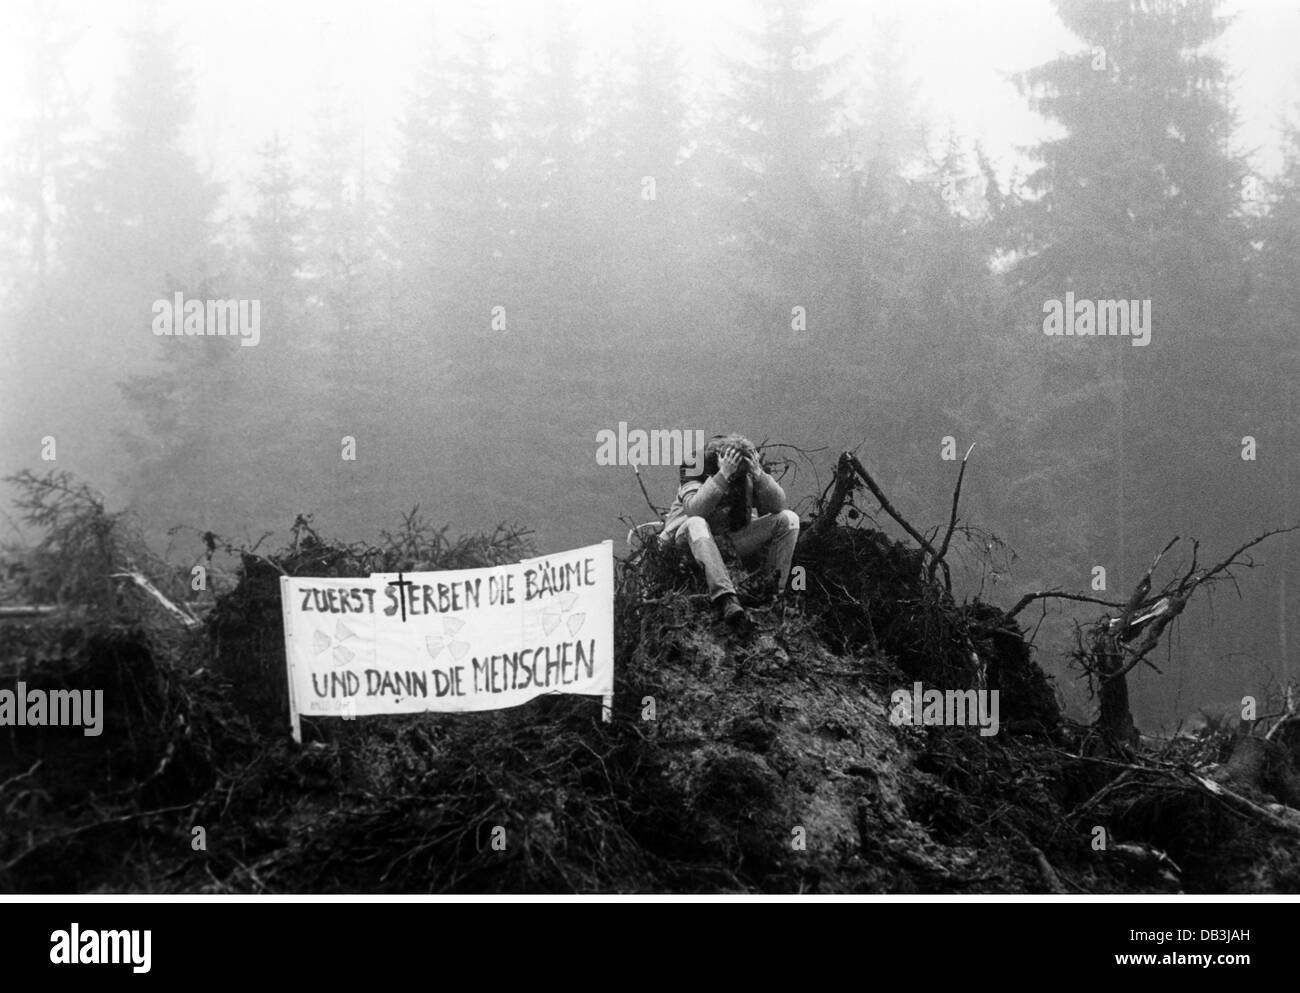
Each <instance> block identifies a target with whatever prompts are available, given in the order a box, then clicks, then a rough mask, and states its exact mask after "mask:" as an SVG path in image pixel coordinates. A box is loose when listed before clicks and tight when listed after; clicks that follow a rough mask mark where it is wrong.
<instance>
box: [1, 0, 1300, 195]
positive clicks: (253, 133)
mask: <svg viewBox="0 0 1300 993" xmlns="http://www.w3.org/2000/svg"><path fill="white" fill-rule="evenodd" d="M159 6H160V8H161V9H162V11H163V12H164V20H165V21H169V22H171V23H172V24H173V25H174V27H175V29H176V31H177V35H178V38H179V39H180V42H181V48H182V52H183V53H184V56H185V58H186V59H187V60H188V63H189V65H190V66H191V68H192V71H193V77H194V82H195V94H196V97H197V114H196V125H195V127H194V129H193V132H192V134H191V142H192V149H193V151H194V152H195V154H196V155H197V156H198V158H199V161H200V163H202V164H203V166H204V167H205V168H209V169H211V170H212V172H213V174H214V175H215V177H216V178H218V179H221V180H225V181H228V182H232V181H233V182H236V183H237V182H238V180H240V179H241V178H242V177H243V176H245V175H246V174H247V171H248V169H249V167H250V163H251V162H252V161H253V159H252V152H253V150H254V149H255V148H256V147H257V146H258V145H259V144H261V143H262V142H263V141H264V140H265V139H266V138H267V137H268V136H269V135H270V134H271V133H272V132H273V131H275V130H277V129H278V130H280V131H281V132H282V133H283V134H284V135H285V136H286V137H288V138H290V140H298V139H300V138H301V137H302V136H303V135H304V134H306V133H308V132H309V131H310V126H311V122H312V119H313V116H312V112H313V110H314V109H315V108H316V107H317V106H318V105H319V104H320V103H321V101H322V94H323V93H324V92H327V91H328V90H330V89H337V92H338V93H339V94H340V95H341V97H342V98H343V104H344V105H345V106H350V108H351V111H352V113H353V114H355V117H356V119H357V120H358V122H361V123H363V124H364V126H365V129H366V139H367V146H368V150H369V149H373V153H374V155H375V157H376V159H375V160H376V162H377V163H380V164H381V168H382V165H383V164H386V163H387V161H389V160H390V157H391V154H392V149H393V143H394V140H395V130H394V122H395V120H396V118H397V115H398V114H399V113H400V109H401V106H402V100H403V96H404V94H405V91H406V88H407V87H408V86H409V81H410V80H411V79H412V78H413V74H412V69H413V66H414V65H415V64H416V62H417V60H418V56H419V52H420V50H421V48H422V47H423V46H426V45H427V44H428V41H427V39H428V37H429V35H428V32H429V28H428V27H426V26H424V25H427V24H428V23H429V22H430V16H429V15H430V14H431V13H432V14H433V15H435V16H436V17H438V18H440V19H441V20H442V21H443V23H445V24H446V26H447V32H448V33H450V34H455V33H456V32H458V31H459V29H460V28H461V27H462V26H464V25H465V24H466V23H467V22H468V21H469V20H471V19H472V18H474V17H475V16H476V15H477V14H478V13H479V12H484V11H485V12H486V13H487V16H488V17H489V19H490V20H491V22H492V23H493V24H494V25H496V30H497V37H498V41H499V44H500V52H499V57H500V59H501V61H502V71H503V74H507V73H508V72H509V67H510V65H511V64H517V63H518V61H519V60H525V59H528V58H530V49H529V41H530V39H536V38H537V37H539V30H540V28H541V26H542V20H543V18H544V17H545V7H544V6H543V5H542V4H538V3H535V2H529V0H482V2H477V3H468V2H463V0H456V2H435V3H428V2H423V3H422V2H415V0H401V2H399V0H311V2H300V0H170V2H162V3H160V4H159ZM135 7H136V3H135V2H134V0H95V2H85V0H83V2H71V3H68V4H66V9H67V10H68V11H69V12H70V14H71V16H72V17H73V18H75V20H76V21H77V22H78V23H79V24H80V25H82V26H83V27H84V37H83V40H82V44H81V49H80V52H79V58H78V60H77V64H76V66H75V67H74V70H73V72H74V80H73V82H74V85H76V86H78V87H79V88H82V89H83V90H84V91H85V92H86V93H88V94H89V95H90V103H91V106H92V107H93V108H94V114H95V117H96V121H97V123H98V124H100V125H102V126H105V127H107V126H108V125H110V124H111V117H110V116H109V115H110V113H111V110H110V101H111V96H112V91H113V84H114V83H115V82H116V79H117V77H118V75H119V73H120V71H121V67H122V49H121V36H122V30H121V29H122V27H123V26H124V25H127V24H129V23H131V20H132V18H133V16H134V15H133V11H134V9H135ZM23 8H24V5H23V4H20V3H13V2H6V3H5V4H3V5H2V6H0V128H3V130H0V137H4V136H7V135H8V134H9V133H10V128H11V126H12V123H13V121H14V120H15V118H16V117H18V116H19V115H22V114H23V113H25V112H26V109H27V108H26V107H25V106H24V104H23V102H22V100H21V98H20V97H19V95H18V94H19V92H20V88H19V82H20V80H19V77H18V74H19V73H20V72H21V67H22V59H21V58H19V51H17V50H16V47H17V46H21V45H22V31H21V30H20V29H19V27H20V24H21V21H22V19H23ZM572 9H573V11H574V15H575V18H576V20H577V21H578V24H579V29H580V31H581V32H582V33H583V35H584V36H585V37H586V38H587V39H588V40H589V47H590V49H591V52H590V53H589V56H588V65H587V66H584V69H588V70H591V71H593V72H595V73H596V74H598V75H604V74H606V73H609V72H617V71H618V66H619V64H620V52H621V51H622V50H624V48H625V47H626V46H627V44H628V43H629V41H630V40H631V39H634V38H635V37H636V36H637V35H638V33H639V32H641V31H643V30H645V28H646V25H647V20H650V21H653V22H654V23H655V24H656V25H657V26H662V27H663V29H664V30H666V31H667V32H669V33H670V34H671V35H673V36H675V37H677V38H678V39H679V41H680V43H681V45H682V48H683V52H684V55H685V57H686V59H687V64H688V65H689V66H690V67H691V70H692V79H693V81H694V86H695V88H696V90H697V91H698V92H700V93H704V92H707V91H708V90H709V89H711V88H712V87H713V86H714V85H715V84H716V81H717V78H718V77H717V60H716V56H717V54H718V46H719V45H720V44H723V43H724V42H725V39H727V38H729V37H731V36H732V31H731V28H732V26H734V25H736V24H737V23H743V19H744V12H745V4H744V2H743V0H709V2H707V3H701V2H698V0H658V2H648V3H647V2H643V0H586V2H576V3H573V4H572ZM822 9H823V10H824V15H825V17H826V18H827V19H834V20H838V21H839V22H840V23H841V24H842V25H843V29H842V31H841V32H840V35H839V37H838V38H837V39H836V41H835V42H834V43H832V44H830V45H829V46H828V49H829V50H830V51H831V52H837V51H838V52H839V53H844V54H847V55H849V56H850V57H851V56H852V55H853V53H855V52H860V51H863V50H864V49H865V47H866V39H867V38H868V37H869V35H870V31H871V28H872V26H873V22H875V21H876V20H878V19H879V18H880V17H881V16H898V17H900V18H901V23H900V31H901V35H902V39H903V45H904V48H905V50H906V51H907V53H908V55H909V58H910V61H911V72H912V75H913V76H914V78H915V80H916V82H917V92H918V94H919V96H920V101H921V105H922V106H923V107H924V108H925V110H926V115H927V119H928V122H929V123H930V125H931V127H932V132H933V138H932V140H935V141H938V140H941V138H942V135H943V133H944V132H946V130H947V129H948V127H949V126H951V127H954V128H955V129H956V131H957V132H958V133H959V134H962V135H964V136H967V137H969V138H973V139H978V140H980V141H982V142H983V143H984V145H985V147H986V148H987V149H988V151H989V152H990V153H991V154H992V155H993V157H994V159H995V161H997V163H998V165H999V169H1000V171H1001V174H1002V177H1003V179H1004V181H1006V180H1007V179H1008V178H1010V176H1011V175H1013V174H1014V173H1015V171H1016V169H1017V167H1018V166H1019V165H1020V164H1021V163H1020V161H1019V159H1018V157H1017V154H1016V151H1015V150H1016V148H1017V146H1022V145H1026V144H1030V143H1032V142H1033V141H1034V140H1035V139H1036V138H1038V137H1041V136H1042V134H1043V129H1044V128H1045V125H1044V124H1043V123H1042V121H1041V120H1040V119H1039V118H1037V117H1036V116H1035V115H1033V114H1032V113H1030V111H1029V110H1028V109H1027V108H1026V107H1025V105H1024V101H1023V100H1022V99H1021V98H1020V97H1019V95H1018V94H1017V93H1016V92H1015V89H1014V88H1013V86H1012V85H1011V84H1010V83H1009V82H1008V80H1007V78H1006V77H1007V75H1008V74H1009V73H1013V72H1016V71H1019V70H1022V69H1024V68H1027V67H1029V66H1032V65H1036V64H1038V63H1041V62H1044V61H1046V60H1048V59H1050V58H1052V57H1054V56H1055V55H1056V54H1057V53H1058V52H1060V51H1063V50H1072V49H1077V48H1078V41H1077V40H1076V39H1074V38H1073V36H1071V35H1070V34H1069V33H1068V32H1067V31H1066V30H1065V29H1064V28H1063V27H1062V26H1061V24H1060V22H1059V20H1058V19H1057V17H1056V15H1055V12H1054V10H1053V8H1052V6H1051V4H1050V2H1049V0H980V2H978V3H976V2H972V0H907V2H905V3H904V2H887V0H874V2H873V0H831V2H827V3H825V4H824V5H823V8H822ZM1230 9H1233V10H1235V11H1236V20H1235V22H1234V24H1233V25H1232V26H1231V27H1230V28H1229V30H1228V32H1227V33H1226V34H1225V36H1224V38H1223V39H1222V45H1221V49H1220V51H1221V54H1222V55H1223V56H1224V57H1225V59H1226V61H1227V64H1228V66H1229V68H1230V71H1231V72H1232V73H1233V75H1234V77H1235V78H1236V81H1237V89H1236V92H1237V100H1238V111H1239V115H1240V122H1241V130H1240V138H1239V143H1240V146H1241V147H1242V148H1243V149H1245V150H1252V149H1255V150H1257V152H1256V156H1255V159H1254V164H1255V167H1256V169H1257V170H1259V171H1260V172H1262V173H1265V174H1268V173H1271V172H1272V171H1273V170H1274V169H1275V168H1276V166H1277V164H1278V157H1277V154H1276V150H1277V134H1278V131H1279V128H1280V126H1281V124H1282V121H1283V118H1284V115H1289V116H1290V117H1291V118H1292V119H1293V120H1294V119H1295V117H1296V115H1295V113H1294V110H1295V108H1296V107H1297V105H1300V58H1298V57H1297V55H1296V52H1295V47H1294V41H1295V39H1296V38H1300V3H1297V2H1294V0H1290V2H1287V0H1238V2H1237V3H1236V4H1234V5H1232V7H1231V8H1230Z"/></svg>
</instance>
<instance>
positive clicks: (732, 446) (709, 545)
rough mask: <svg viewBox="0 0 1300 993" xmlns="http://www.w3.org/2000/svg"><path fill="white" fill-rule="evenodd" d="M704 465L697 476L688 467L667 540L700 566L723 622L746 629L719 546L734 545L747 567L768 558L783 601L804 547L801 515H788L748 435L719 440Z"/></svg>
mask: <svg viewBox="0 0 1300 993" xmlns="http://www.w3.org/2000/svg"><path fill="white" fill-rule="evenodd" d="M698 465H699V468H698V469H697V470H695V471H692V469H688V468H687V467H686V466H683V467H682V470H681V477H682V480H681V486H680V487H679V488H678V490H677V499H676V500H675V501H674V502H673V505H672V508H671V509H670V510H669V511H668V516H667V517H666V518H665V521H664V529H663V532H662V534H661V535H660V540H661V541H664V542H669V541H673V542H676V543H677V545H678V547H681V546H683V545H686V544H689V545H690V549H691V554H692V555H694V556H695V561H696V562H698V563H700V565H702V566H703V567H704V577H705V579H706V580H707V582H708V586H709V598H710V599H711V600H712V601H713V602H714V603H716V604H717V605H718V607H719V609H720V610H721V613H722V616H723V619H724V620H726V622H727V623H728V624H731V625H739V624H743V623H744V622H745V621H746V620H747V615H746V613H745V609H744V608H743V607H742V606H741V605H740V602H739V600H737V598H736V587H735V585H734V584H733V583H732V581H731V576H730V574H729V573H728V572H727V567H726V565H725V564H723V561H722V555H721V554H720V553H719V551H718V544H717V542H718V540H719V539H725V540H728V541H730V542H731V545H732V547H733V548H734V549H735V551H736V554H737V555H739V556H740V559H741V561H742V562H744V563H745V565H746V566H747V567H752V566H751V563H753V562H755V561H756V560H757V558H758V556H759V554H760V553H761V552H763V551H766V553H767V554H766V567H765V574H764V577H763V578H764V580H765V581H766V582H767V583H769V584H771V586H770V590H771V592H772V593H773V594H774V595H776V596H779V595H780V594H781V592H782V591H783V590H784V589H785V584H786V581H787V579H788V577H789V574H790V560H791V559H792V558H793V557H794V546H795V543H796V542H797V541H798V540H799V515H798V514H796V513H795V512H794V511H792V510H786V509H785V491H784V490H782V489H781V486H780V484H779V483H777V481H776V480H775V479H773V478H772V477H771V476H770V475H768V474H767V473H766V472H765V471H764V470H763V467H762V465H760V464H759V460H758V452H757V450H756V449H755V448H754V446H753V444H751V443H750V442H749V440H748V439H746V438H744V437H742V436H741V435H738V434H729V435H719V436H717V437H714V438H712V439H711V440H710V441H709V443H708V444H707V445H706V446H705V447H704V458H703V460H702V464H698Z"/></svg>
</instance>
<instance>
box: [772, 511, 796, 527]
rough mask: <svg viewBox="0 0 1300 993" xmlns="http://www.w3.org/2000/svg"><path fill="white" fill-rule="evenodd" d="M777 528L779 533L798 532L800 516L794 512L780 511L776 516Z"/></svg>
mask: <svg viewBox="0 0 1300 993" xmlns="http://www.w3.org/2000/svg"><path fill="white" fill-rule="evenodd" d="M776 526H777V530H778V531H798V530H799V515H798V514H796V513H795V512H794V511H793V510H782V511H778V512H777V515H776Z"/></svg>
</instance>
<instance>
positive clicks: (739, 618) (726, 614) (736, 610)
mask: <svg viewBox="0 0 1300 993" xmlns="http://www.w3.org/2000/svg"><path fill="white" fill-rule="evenodd" d="M718 606H719V608H720V609H721V610H722V619H723V620H724V621H726V622H727V625H728V626H729V627H733V628H737V627H740V626H742V625H743V624H744V623H745V622H746V621H748V620H749V615H748V614H746V613H745V608H744V607H742V606H741V605H740V601H739V600H737V599H736V594H734V593H727V594H724V595H723V596H721V597H719V598H718Z"/></svg>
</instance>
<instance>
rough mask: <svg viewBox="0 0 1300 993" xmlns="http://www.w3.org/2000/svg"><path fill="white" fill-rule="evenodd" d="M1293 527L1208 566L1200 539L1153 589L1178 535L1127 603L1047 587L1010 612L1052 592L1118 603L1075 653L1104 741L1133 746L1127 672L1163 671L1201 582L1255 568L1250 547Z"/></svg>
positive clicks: (1081, 640) (1124, 747)
mask: <svg viewBox="0 0 1300 993" xmlns="http://www.w3.org/2000/svg"><path fill="white" fill-rule="evenodd" d="M1294 530H1296V528H1294V527H1291V528H1277V529H1275V530H1272V531H1267V532H1265V533H1264V534H1261V535H1259V536H1258V537H1255V538H1252V539H1251V540H1250V541H1248V542H1246V543H1245V544H1243V545H1241V546H1240V547H1238V548H1237V549H1236V550H1235V551H1233V552H1232V554H1231V555H1229V556H1228V557H1227V558H1225V559H1223V561H1221V562H1219V563H1217V564H1216V565H1214V566H1212V567H1210V568H1208V569H1203V568H1200V567H1199V563H1198V553H1199V551H1200V543H1199V542H1196V541H1193V542H1192V557H1191V563H1190V564H1189V565H1188V567H1187V569H1186V571H1184V572H1183V573H1182V574H1181V575H1176V576H1174V577H1173V578H1171V579H1170V580H1169V581H1168V582H1166V583H1165V585H1164V586H1163V587H1162V588H1161V589H1160V590H1159V592H1156V593H1153V592H1152V576H1153V574H1154V573H1155V571H1156V567H1157V566H1158V565H1159V564H1160V560H1161V559H1162V558H1163V557H1164V555H1165V553H1166V552H1168V551H1169V550H1170V549H1171V548H1173V547H1174V545H1176V544H1177V543H1178V541H1179V539H1178V538H1174V539H1173V540H1172V541H1170V542H1169V544H1167V545H1166V546H1165V547H1164V548H1163V549H1162V550H1161V552H1160V554H1159V555H1157V556H1156V557H1155V559H1153V560H1152V562H1151V566H1150V568H1148V569H1147V571H1146V572H1145V573H1144V574H1143V576H1142V578H1141V579H1140V580H1139V581H1138V584H1137V586H1136V587H1134V589H1133V593H1132V595H1131V596H1129V598H1128V599H1127V600H1126V601H1124V602H1123V603H1122V604H1119V603H1116V602H1114V601H1107V600H1099V599H1096V598H1093V597H1087V596H1082V595H1078V594H1068V593H1058V592H1054V591H1045V592H1042V593H1030V594H1026V595H1025V596H1023V597H1021V599H1020V602H1019V603H1017V604H1016V606H1015V608H1014V609H1013V610H1012V611H1011V612H1010V614H1009V615H1008V616H1012V617H1014V616H1015V615H1016V614H1017V613H1019V611H1020V610H1021V609H1023V608H1024V607H1025V606H1026V605H1027V604H1028V603H1030V602H1032V601H1033V600H1037V599H1047V598H1049V597H1059V598H1061V599H1069V600H1081V601H1084V602H1090V603H1100V604H1105V605H1106V606H1109V607H1111V608H1112V609H1116V608H1118V615H1117V616H1113V615H1110V614H1107V615H1104V616H1103V617H1102V618H1101V619H1100V620H1098V621H1097V622H1096V623H1095V624H1093V625H1092V627H1091V628H1090V629H1089V630H1088V632H1087V634H1086V635H1084V634H1083V633H1081V634H1080V637H1079V646H1078V648H1077V649H1076V650H1075V656H1074V657H1075V660H1076V661H1077V662H1078V663H1079V665H1080V666H1081V667H1082V669H1083V671H1084V672H1085V674H1086V675H1087V676H1088V679H1089V681H1090V683H1091V684H1092V687H1093V689H1094V691H1095V693H1096V695H1097V699H1098V710H1097V720H1096V723H1095V725H1094V726H1095V728H1096V729H1097V731H1098V732H1100V734H1101V735H1102V737H1103V738H1104V739H1105V740H1107V741H1108V742H1110V743H1112V744H1114V745H1116V746H1118V747H1119V748H1120V749H1121V750H1128V749H1129V748H1131V747H1132V746H1133V745H1134V744H1135V743H1136V741H1137V728H1136V726H1135V725H1134V723H1133V714H1132V711H1131V709H1130V707H1129V696H1128V674H1129V673H1130V672H1132V671H1133V670H1134V669H1135V668H1136V667H1137V666H1139V665H1143V664H1145V665H1149V666H1151V668H1152V669H1155V671H1156V672H1159V671H1160V670H1159V669H1158V668H1157V667H1156V665H1155V664H1154V663H1153V662H1152V661H1151V659H1150V655H1151V653H1152V652H1153V651H1154V650H1155V648H1156V646H1157V645H1158V644H1159V643H1160V638H1161V635H1163V634H1164V632H1165V630H1166V629H1167V628H1168V627H1169V625H1170V624H1172V623H1173V622H1174V620H1175V618H1177V617H1178V615H1179V614H1181V613H1182V612H1183V610H1184V609H1185V608H1186V607H1187V604H1188V602H1189V601H1190V600H1191V599H1192V596H1193V595H1194V594H1195V593H1196V591H1197V590H1198V589H1200V588H1201V587H1202V586H1209V585H1212V584H1214V583H1216V582H1219V581H1222V580H1225V579H1227V580H1230V581H1231V580H1233V579H1234V577H1233V573H1232V570H1233V568H1234V567H1238V566H1243V567H1245V568H1251V567H1252V566H1253V565H1254V562H1252V561H1251V559H1250V558H1249V557H1248V556H1247V557H1244V558H1243V556H1244V555H1245V553H1246V552H1247V551H1249V550H1250V549H1251V548H1254V547H1255V546H1256V545H1258V544H1259V543H1260V542H1262V541H1264V539H1266V538H1269V537H1272V536H1273V535H1275V534H1284V533H1286V532H1288V531H1294Z"/></svg>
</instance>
